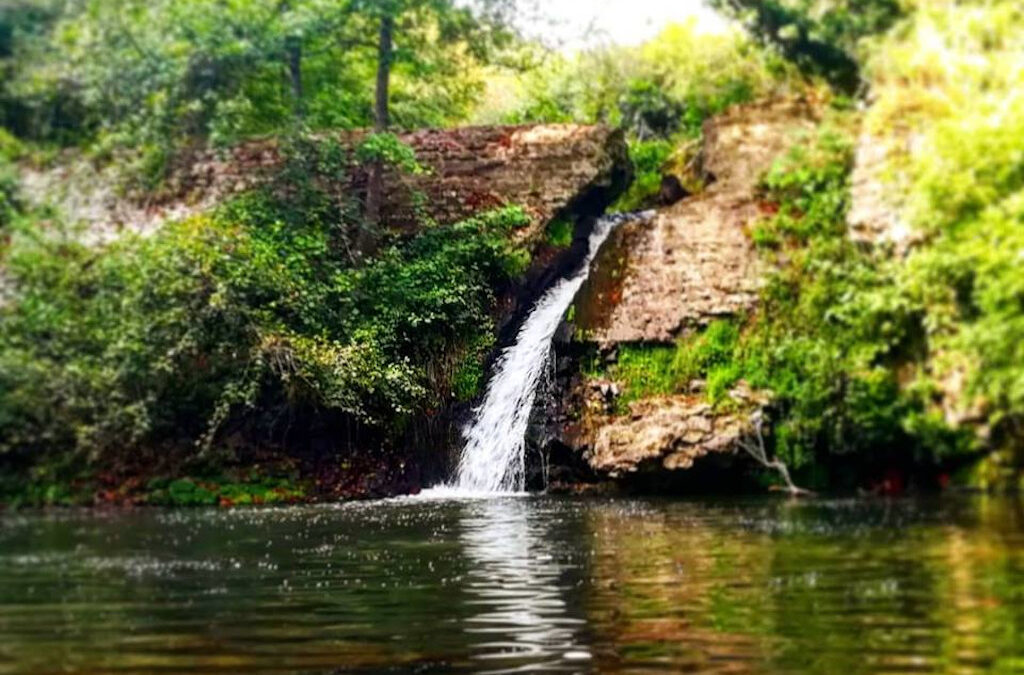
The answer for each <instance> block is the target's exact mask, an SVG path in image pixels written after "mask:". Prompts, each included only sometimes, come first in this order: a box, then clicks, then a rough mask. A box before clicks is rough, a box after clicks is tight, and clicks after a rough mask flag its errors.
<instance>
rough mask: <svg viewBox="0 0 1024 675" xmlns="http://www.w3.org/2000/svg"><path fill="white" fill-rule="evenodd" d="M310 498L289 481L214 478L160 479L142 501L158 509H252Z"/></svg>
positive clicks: (152, 481)
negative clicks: (197, 507) (242, 507)
mask: <svg viewBox="0 0 1024 675" xmlns="http://www.w3.org/2000/svg"><path fill="white" fill-rule="evenodd" d="M305 498H306V490H305V488H304V487H303V486H302V485H300V484H298V483H296V482H294V481H293V480H291V479H289V478H280V477H278V478H273V477H264V478H258V479H254V480H248V481H241V482H238V481H232V480H230V479H227V478H224V477H213V478H205V479H204V478H176V479H167V478H158V479H153V480H151V481H150V482H149V483H148V485H147V486H146V491H145V493H144V494H143V496H142V500H143V501H144V502H145V503H147V504H152V505H156V506H213V505H217V504H219V505H223V506H249V505H258V504H281V503H291V502H296V501H301V500H303V499H305Z"/></svg>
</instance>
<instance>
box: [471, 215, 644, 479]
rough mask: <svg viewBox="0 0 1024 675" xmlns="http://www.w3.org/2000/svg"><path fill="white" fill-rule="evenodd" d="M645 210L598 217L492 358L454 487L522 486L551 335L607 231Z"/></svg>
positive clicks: (636, 218)
mask: <svg viewBox="0 0 1024 675" xmlns="http://www.w3.org/2000/svg"><path fill="white" fill-rule="evenodd" d="M651 215H652V212H643V213H640V214H615V215H611V216H605V217H604V218H601V219H600V220H598V221H597V223H595V224H594V230H593V232H592V233H591V234H590V239H589V242H588V249H587V255H586V257H585V258H584V259H583V262H582V263H581V265H580V267H579V269H578V270H576V272H574V273H573V274H572V275H571V276H569V277H567V278H565V279H562V280H561V281H559V282H558V283H556V284H555V285H554V286H552V287H551V288H550V289H549V290H548V291H547V293H545V294H544V296H543V297H542V298H541V299H540V301H539V302H538V303H537V305H536V307H534V308H533V310H532V311H531V312H530V314H529V316H528V317H527V318H526V321H525V322H524V323H523V326H522V328H520V329H519V334H518V336H517V337H516V342H515V344H513V345H512V346H510V347H507V348H506V349H505V350H504V351H503V352H502V353H501V356H499V357H498V361H497V364H496V366H495V369H496V372H495V375H494V377H493V378H492V379H491V382H490V384H489V386H488V388H487V394H486V395H485V397H484V400H483V403H481V404H480V407H478V408H477V409H476V410H475V414H474V419H473V422H472V424H470V425H469V427H468V428H466V429H465V431H464V435H465V438H466V445H465V447H464V448H463V450H462V457H461V458H460V460H459V468H458V475H457V477H456V481H455V485H454V486H453V487H454V488H455V489H456V491H458V492H463V493H477V494H479V493H494V492H519V491H522V490H523V489H524V488H525V476H526V466H525V456H524V450H525V443H526V427H527V424H528V423H529V420H530V411H531V410H532V409H533V402H534V399H535V398H536V396H537V385H538V384H539V383H540V379H541V376H542V375H543V373H544V369H545V368H546V367H547V364H548V359H549V358H550V355H551V339H552V337H554V334H555V331H556V330H557V329H558V325H559V324H560V323H561V321H562V317H563V316H564V315H565V313H566V311H568V309H569V305H570V304H571V303H572V301H573V298H575V297H576V293H577V291H579V289H580V286H582V285H583V282H584V281H585V280H586V278H587V276H588V275H589V274H590V263H591V262H592V261H593V260H594V257H595V256H596V255H597V252H598V251H599V250H600V248H601V245H602V244H603V243H604V241H605V239H607V238H608V235H609V234H610V233H611V231H612V230H613V229H615V227H616V226H618V225H620V224H621V223H624V222H627V221H632V220H641V219H643V220H646V219H648V218H650V217H651Z"/></svg>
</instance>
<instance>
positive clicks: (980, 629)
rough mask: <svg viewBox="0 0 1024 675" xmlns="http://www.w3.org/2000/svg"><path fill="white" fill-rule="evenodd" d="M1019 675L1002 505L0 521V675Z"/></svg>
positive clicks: (434, 508) (1021, 650)
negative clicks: (625, 674)
mask: <svg viewBox="0 0 1024 675" xmlns="http://www.w3.org/2000/svg"><path fill="white" fill-rule="evenodd" d="M412 670H414V671H416V672H524V671H538V672H613V671H629V672H682V671H685V672H695V673H796V672H801V673H804V672H810V673H841V674H842V675H853V674H856V673H909V672H922V673H924V672H928V673H932V672H949V673H954V672H955V673H972V672H978V673H981V672H997V673H1011V672H1024V509H1022V506H1021V503H1020V502H1018V501H1013V500H1008V499H996V498H982V497H972V498H967V497H964V498H946V499H943V500H935V501H914V500H899V501H808V502H790V501H784V500H779V499H768V498H764V499H749V500H740V501H670V500H634V499H617V500H603V499H570V498H553V497H508V498H495V499H478V500H461V501H460V500H445V499H435V500H424V499H407V500H392V501H385V502H373V503H353V504H346V505H340V506H309V507H289V508H280V509H277V508H266V509H235V510H216V509H211V510H177V511H164V510H155V509H153V510H151V509H145V510H137V511H122V512H100V511H84V510H83V511H64V512H52V513H39V512H21V513H9V514H4V515H0V673H33V674H43V673H57V672H62V673H63V672H88V673H100V672H111V673H128V672H140V673H142V672H166V673H178V672H184V671H191V672H208V673H274V672H311V673H321V672H352V671H355V672H381V671H385V672H407V671H412Z"/></svg>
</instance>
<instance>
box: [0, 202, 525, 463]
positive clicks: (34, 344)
mask: <svg viewBox="0 0 1024 675" xmlns="http://www.w3.org/2000/svg"><path fill="white" fill-rule="evenodd" d="M278 187H280V185H279V186H278ZM306 189H307V191H308V193H304V192H302V191H297V190H284V191H283V192H284V193H286V194H287V195H288V199H287V200H286V199H285V197H283V196H278V195H277V194H276V193H275V194H270V193H252V194H248V195H244V196H241V197H239V198H237V199H236V200H234V201H233V202H231V203H229V204H226V205H224V206H223V207H221V208H220V209H218V210H217V211H216V212H214V213H212V214H210V215H206V216H198V217H194V218H191V219H188V220H186V221H183V222H179V223H173V224H168V225H166V226H165V227H164V228H163V229H161V230H160V231H159V232H158V233H156V234H154V235H151V236H149V237H125V238H123V239H120V240H118V241H116V242H115V243H113V244H111V245H109V246H108V247H107V248H105V249H102V250H97V249H91V248H87V247H85V246H83V245H80V244H76V243H74V239H73V238H63V237H54V236H52V235H48V234H44V233H41V232H40V231H39V230H37V229H33V228H31V227H27V226H26V227H18V228H17V229H16V230H15V232H14V235H13V241H12V244H11V246H10V249H9V250H8V251H7V253H6V256H5V259H4V264H5V266H6V267H7V270H8V274H9V275H10V277H11V279H12V280H13V281H14V282H15V283H16V294H15V297H14V299H13V300H12V301H11V302H10V303H8V304H6V305H4V306H3V307H0V462H2V463H5V464H7V465H8V466H12V467H23V468H24V467H31V466H33V465H38V464H39V463H40V462H44V463H45V462H48V461H57V459H58V458H60V461H65V460H67V458H76V460H77V461H78V466H79V467H81V466H92V467H100V466H106V467H111V466H113V467H117V466H121V467H124V466H129V467H130V466H133V465H136V464H149V463H153V464H154V465H165V466H171V467H173V466H175V465H181V464H182V463H185V462H188V461H190V460H191V459H195V458H202V457H208V456H209V453H210V452H211V451H220V450H225V451H226V449H225V448H224V447H223V446H222V445H221V444H220V441H221V439H222V438H223V437H224V435H225V434H226V433H228V432H229V431H230V432H231V433H242V434H244V435H246V436H247V437H249V438H250V441H251V442H252V443H257V444H261V443H262V444H270V445H273V444H274V443H275V442H277V441H279V440H280V438H281V433H282V430H281V426H280V423H279V422H278V420H282V419H295V418H296V417H299V418H301V417H302V416H303V415H309V414H311V413H312V412H313V411H319V414H321V416H325V415H326V416H334V418H335V419H337V420H338V422H337V423H338V424H341V425H342V428H344V425H346V424H358V425H362V426H363V427H365V428H368V429H371V430H374V433H376V434H377V435H378V436H379V437H381V438H382V439H385V441H386V440H387V439H394V438H395V437H396V436H397V435H398V434H400V433H401V430H402V428H403V424H404V423H405V420H407V419H409V417H410V416H412V415H414V414H419V413H423V412H425V411H427V410H429V409H432V408H435V407H436V406H438V405H440V404H442V403H443V402H444V401H445V400H448V399H449V397H451V396H452V395H453V389H458V391H457V392H456V394H457V395H459V396H463V397H465V396H467V395H469V394H468V390H469V389H470V388H471V386H472V385H471V384H470V383H468V382H467V375H466V374H465V372H464V370H460V371H459V373H456V372H455V371H456V368H455V366H454V365H452V366H451V367H438V364H444V363H446V362H449V361H450V362H452V363H454V362H455V361H461V363H462V364H463V365H464V367H468V364H471V363H473V362H474V360H475V361H476V363H479V362H480V361H481V360H482V358H483V356H484V353H483V352H484V351H485V350H486V349H487V348H488V346H489V344H490V343H489V342H488V340H487V337H488V336H490V334H491V333H492V328H493V326H492V321H491V318H490V310H491V307H492V304H493V299H494V298H493V292H494V291H493V289H494V288H495V287H497V286H500V284H502V283H504V282H506V281H508V280H510V279H511V278H513V277H515V276H516V275H518V274H520V273H521V272H522V270H523V269H524V265H525V261H526V256H525V253H524V252H523V251H521V250H520V249H518V248H516V246H514V245H513V244H512V243H511V242H512V240H513V237H511V236H510V235H509V230H510V229H512V228H516V227H519V226H522V225H524V224H525V223H526V222H527V218H526V216H525V215H524V213H523V212H522V211H521V210H519V209H514V208H508V209H504V210H500V211H496V212H493V213H489V214H485V215H481V216H479V217H477V218H472V219H469V220H466V221H463V222H461V223H456V224H453V225H448V226H436V227H431V228H429V229H426V230H425V231H423V232H421V233H420V234H418V235H416V236H414V237H412V238H411V239H409V240H407V241H399V242H396V243H395V244H393V245H392V246H391V247H390V248H388V249H386V250H385V251H384V252H383V253H382V254H381V255H380V257H379V258H378V259H375V260H373V261H371V262H369V263H367V264H366V265H365V266H362V267H351V266H350V265H349V263H348V257H347V254H346V247H345V228H344V227H339V222H338V218H340V217H341V216H342V215H343V213H342V211H341V210H339V208H338V206H337V205H335V204H333V203H332V202H331V201H330V200H328V199H326V198H324V197H323V195H322V194H320V193H318V192H317V191H316V190H315V188H314V187H313V186H311V185H307V186H306ZM294 200H299V201H298V202H296V201H294ZM298 205H301V206H298ZM445 355H451V357H450V358H446V357H445ZM346 420H348V421H347V422H346ZM69 470H70V469H69ZM76 470H77V469H76Z"/></svg>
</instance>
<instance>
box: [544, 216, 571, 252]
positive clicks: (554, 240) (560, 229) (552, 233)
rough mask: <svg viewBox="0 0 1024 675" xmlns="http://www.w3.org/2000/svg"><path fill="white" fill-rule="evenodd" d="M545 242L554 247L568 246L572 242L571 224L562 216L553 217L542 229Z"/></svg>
mask: <svg viewBox="0 0 1024 675" xmlns="http://www.w3.org/2000/svg"><path fill="white" fill-rule="evenodd" d="M544 233H545V236H546V240H547V243H548V244H549V245H550V246H554V247H556V248H568V247H569V245H571V244H572V237H573V224H572V222H570V221H568V220H565V219H564V218H555V219H554V220H552V221H551V222H550V223H548V226H547V229H546V230H545V231H544Z"/></svg>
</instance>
